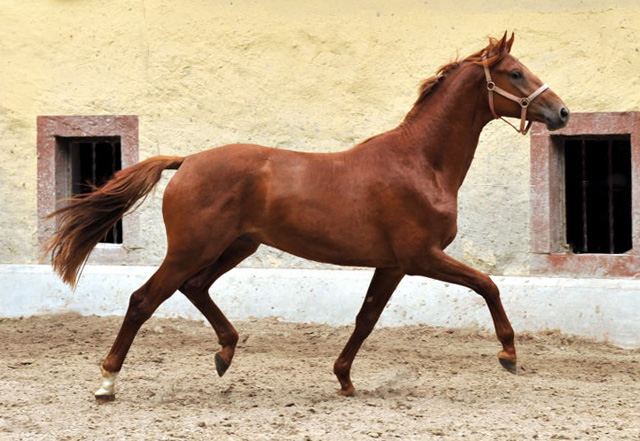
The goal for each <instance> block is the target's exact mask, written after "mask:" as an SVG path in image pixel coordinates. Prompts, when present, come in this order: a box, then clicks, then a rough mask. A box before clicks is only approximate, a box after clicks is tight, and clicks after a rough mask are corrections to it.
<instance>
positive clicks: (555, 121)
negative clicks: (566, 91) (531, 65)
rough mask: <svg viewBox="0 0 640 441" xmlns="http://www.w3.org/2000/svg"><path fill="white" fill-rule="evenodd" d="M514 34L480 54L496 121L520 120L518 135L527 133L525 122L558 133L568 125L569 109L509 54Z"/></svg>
mask: <svg viewBox="0 0 640 441" xmlns="http://www.w3.org/2000/svg"><path fill="white" fill-rule="evenodd" d="M513 40H514V35H513V34H511V38H510V39H507V34H506V32H505V34H504V36H503V37H502V39H500V40H491V44H489V46H487V47H486V48H485V49H484V51H483V52H482V54H481V55H482V60H481V61H480V63H481V64H482V66H483V67H484V70H485V79H486V87H487V93H488V95H489V98H488V100H489V105H490V108H491V112H492V113H493V116H494V117H495V118H499V117H505V116H507V117H513V118H521V121H522V122H521V125H520V130H519V131H520V132H521V133H526V132H527V130H528V126H527V127H526V128H525V120H529V121H536V122H541V123H544V124H546V126H547V128H548V129H549V130H557V129H560V128H562V127H564V126H566V125H567V122H569V110H568V109H567V106H566V105H565V104H564V102H563V101H562V100H561V99H560V97H559V96H558V95H556V94H555V93H554V92H553V91H552V90H551V89H549V88H548V86H546V85H545V84H543V83H542V81H540V79H539V78H538V77H537V76H535V75H534V74H533V73H532V72H531V71H530V70H529V69H527V67H526V66H525V65H524V64H522V63H521V62H520V61H518V59H517V58H516V57H514V56H513V55H511V53H510V52H511V46H512V45H513Z"/></svg>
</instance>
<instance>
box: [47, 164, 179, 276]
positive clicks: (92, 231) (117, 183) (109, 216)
mask: <svg viewBox="0 0 640 441" xmlns="http://www.w3.org/2000/svg"><path fill="white" fill-rule="evenodd" d="M184 159H185V158H182V157H177V156H154V157H152V158H149V159H147V160H145V161H143V162H140V163H138V164H135V165H133V166H131V167H128V168H126V169H124V170H120V171H118V172H117V173H116V174H115V175H114V176H113V178H111V180H109V181H108V182H107V183H106V184H104V185H103V186H102V187H100V188H96V189H94V191H93V192H92V193H88V194H82V195H78V196H74V197H73V198H71V199H69V200H68V203H67V205H66V206H65V207H63V208H61V209H59V210H56V211H55V212H53V213H51V214H50V215H49V216H48V218H57V225H58V228H57V231H56V232H55V233H54V234H53V236H51V237H50V238H49V239H48V240H47V241H46V242H45V243H44V244H43V245H42V250H43V253H44V256H45V257H46V256H47V255H48V254H49V253H51V265H52V266H53V269H54V271H55V272H57V273H58V275H60V277H61V278H62V280H63V281H64V282H65V283H68V284H69V285H70V286H72V287H75V286H76V284H77V281H78V278H79V277H80V274H81V273H82V268H83V267H84V264H85V263H86V261H87V259H88V258H89V254H90V253H91V250H93V248H94V247H95V246H96V245H97V244H98V242H99V241H100V239H102V238H103V237H105V236H106V235H107V233H108V232H109V230H110V229H111V228H113V226H114V225H115V224H116V222H118V221H119V220H120V219H122V217H123V216H124V215H125V214H126V213H127V212H128V211H134V210H135V209H137V208H138V207H139V206H140V204H141V203H142V201H143V200H144V198H146V196H147V195H148V194H149V193H150V192H151V190H152V189H153V187H155V185H156V184H157V183H158V181H159V180H160V178H161V176H162V171H163V170H166V169H173V170H177V169H178V167H180V165H181V164H182V162H183V161H184ZM138 201H140V204H138V205H136V202H138Z"/></svg>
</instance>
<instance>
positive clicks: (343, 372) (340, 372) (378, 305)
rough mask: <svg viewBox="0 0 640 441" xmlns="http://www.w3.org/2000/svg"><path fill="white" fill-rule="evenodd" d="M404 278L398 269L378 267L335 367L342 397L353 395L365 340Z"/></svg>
mask: <svg viewBox="0 0 640 441" xmlns="http://www.w3.org/2000/svg"><path fill="white" fill-rule="evenodd" d="M402 277H404V273H403V272H402V271H401V270H400V269H398V268H378V269H376V271H375V273H374V274H373V279H372V280H371V284H370V285H369V289H368V290H367V295H366V296H365V298H364V303H363V304H362V307H361V308H360V312H359V313H358V316H357V317H356V328H355V330H354V331H353V334H351V337H350V338H349V341H348V342H347V344H346V346H345V347H344V349H343V350H342V352H341V353H340V356H339V357H338V359H337V360H336V362H335V364H334V366H333V372H334V373H335V374H336V376H337V377H338V381H340V386H341V387H340V390H339V391H338V393H339V394H340V395H345V396H349V395H353V394H354V392H355V388H354V387H353V384H352V383H351V365H352V364H353V359H354V358H355V357H356V354H357V353H358V350H359V349H360V347H361V346H362V343H363V342H364V340H365V339H366V338H367V337H368V336H369V334H371V331H373V328H374V326H375V325H376V323H377V322H378V319H379V318H380V314H382V311H383V310H384V307H385V305H386V304H387V302H388V301H389V298H391V294H393V291H395V289H396V287H397V286H398V284H399V283H400V281H401V280H402Z"/></svg>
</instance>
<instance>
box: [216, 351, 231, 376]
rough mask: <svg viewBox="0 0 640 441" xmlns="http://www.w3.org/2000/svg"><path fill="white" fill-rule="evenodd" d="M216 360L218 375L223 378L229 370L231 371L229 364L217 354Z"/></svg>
mask: <svg viewBox="0 0 640 441" xmlns="http://www.w3.org/2000/svg"><path fill="white" fill-rule="evenodd" d="M215 360H216V371H218V375H219V376H221V377H222V376H223V375H224V373H225V372H227V369H229V363H227V362H226V361H224V360H223V359H222V356H221V355H220V354H216V356H215Z"/></svg>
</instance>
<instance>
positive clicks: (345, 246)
mask: <svg viewBox="0 0 640 441" xmlns="http://www.w3.org/2000/svg"><path fill="white" fill-rule="evenodd" d="M376 236H378V235H377V234H372V235H371V236H370V237H369V238H363V234H362V231H359V232H355V231H350V229H347V230H346V231H345V230H344V229H342V230H336V231H331V232H327V233H325V234H323V232H320V231H318V230H316V231H305V230H303V229H300V228H278V229H277V231H274V230H270V231H264V232H262V234H258V235H257V237H258V239H259V240H260V242H262V243H264V244H265V245H269V246H272V247H274V248H277V249H279V250H282V251H285V252H287V253H290V254H293V255H295V256H298V257H302V258H304V259H309V260H314V261H316V262H323V263H330V264H334V265H344V266H365V267H376V268H377V267H393V266H396V265H397V263H396V259H395V257H394V255H393V252H392V251H391V250H390V249H389V247H387V244H386V243H385V241H384V240H383V239H382V238H381V237H376Z"/></svg>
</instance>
